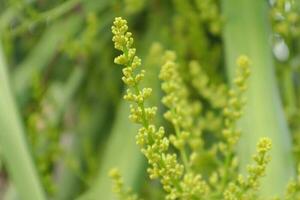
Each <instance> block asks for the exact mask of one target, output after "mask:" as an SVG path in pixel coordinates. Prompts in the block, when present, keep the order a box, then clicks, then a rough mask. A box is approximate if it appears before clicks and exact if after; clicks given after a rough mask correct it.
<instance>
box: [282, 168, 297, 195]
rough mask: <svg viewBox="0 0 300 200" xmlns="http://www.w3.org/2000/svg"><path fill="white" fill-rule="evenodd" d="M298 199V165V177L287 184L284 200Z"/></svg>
mask: <svg viewBox="0 0 300 200" xmlns="http://www.w3.org/2000/svg"><path fill="white" fill-rule="evenodd" d="M294 199H300V165H298V176H297V178H296V180H291V181H290V182H289V183H288V186H287V188H286V192H285V200H294Z"/></svg>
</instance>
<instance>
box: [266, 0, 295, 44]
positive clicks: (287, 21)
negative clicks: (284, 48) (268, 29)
mask: <svg viewBox="0 0 300 200" xmlns="http://www.w3.org/2000/svg"><path fill="white" fill-rule="evenodd" d="M294 4H295V1H293V0H277V1H275V3H274V5H273V7H272V10H271V19H272V20H273V29H274V31H275V32H276V33H278V34H279V35H280V36H282V37H283V38H286V39H287V38H290V37H297V36H299V35H300V27H299V25H300V15H299V12H298V10H297V9H298V8H297V7H296V6H295V5H294Z"/></svg>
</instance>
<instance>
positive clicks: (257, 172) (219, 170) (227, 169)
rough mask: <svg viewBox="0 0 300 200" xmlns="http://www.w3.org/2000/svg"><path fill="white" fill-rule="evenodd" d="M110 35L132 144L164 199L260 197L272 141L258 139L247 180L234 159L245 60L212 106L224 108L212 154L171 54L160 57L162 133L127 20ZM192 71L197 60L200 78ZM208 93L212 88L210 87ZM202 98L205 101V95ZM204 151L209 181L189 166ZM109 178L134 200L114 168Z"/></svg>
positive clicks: (196, 107) (198, 85) (246, 68)
mask: <svg viewBox="0 0 300 200" xmlns="http://www.w3.org/2000/svg"><path fill="white" fill-rule="evenodd" d="M112 32H113V35H114V36H113V42H114V45H115V48H116V49H118V50H120V51H121V52H122V54H121V55H119V56H117V57H116V58H115V63H116V64H119V65H122V66H124V68H123V70H122V71H123V77H122V80H123V82H124V83H125V85H127V87H128V89H127V91H126V94H125V95H124V99H125V100H127V101H129V102H130V116H129V118H130V119H131V120H132V121H133V122H134V123H137V124H140V125H141V128H139V130H138V134H137V135H136V143H137V144H138V145H139V147H140V149H141V152H142V153H143V154H144V155H145V157H146V158H147V160H148V165H149V166H148V169H147V172H148V174H149V177H150V179H158V180H160V183H161V185H162V188H163V189H164V191H165V192H166V196H165V198H166V199H169V200H175V199H184V200H185V199H226V200H235V199H237V200H238V199H257V198H259V196H257V191H258V189H259V185H260V179H261V178H262V177H263V176H265V173H266V168H267V164H268V163H269V161H270V156H269V155H268V152H269V151H270V149H271V144H272V143H271V140H270V139H269V138H262V139H260V140H259V142H258V144H257V152H256V154H254V155H253V161H254V164H251V165H249V166H248V168H247V171H248V173H247V175H243V174H239V172H238V158H237V156H236V154H235V147H236V144H237V142H238V140H239V137H240V134H241V131H240V130H239V129H238V127H237V122H238V120H239V118H240V117H241V116H242V113H243V106H244V104H245V103H246V100H245V99H244V97H243V96H244V95H243V94H244V92H245V91H246V90H247V79H248V78H249V75H250V69H249V65H250V60H249V59H248V57H247V56H244V55H243V56H240V57H239V58H238V59H237V66H238V68H237V74H236V78H235V79H234V82H233V86H232V87H231V89H229V90H228V91H227V94H228V95H227V97H226V98H225V97H224V96H223V98H225V99H226V100H224V101H225V102H223V103H221V102H220V103H217V102H216V105H218V106H219V107H220V108H222V109H223V112H222V113H223V117H222V118H223V129H222V134H221V135H220V136H221V137H220V138H219V141H218V142H216V144H215V145H212V146H211V149H207V147H205V145H203V144H202V143H203V140H202V136H201V133H199V132H201V128H199V122H201V118H199V116H197V115H199V109H200V108H199V106H200V105H199V104H197V103H195V101H192V100H191V94H190V93H189V89H188V88H187V86H186V84H185V81H184V79H183V78H182V76H181V74H180V72H179V68H178V64H177V63H176V54H175V53H174V52H172V51H167V52H166V53H165V56H164V59H163V60H164V64H163V65H162V67H161V71H160V74H159V78H160V79H161V80H162V84H161V88H162V90H163V91H164V92H165V95H164V96H163V98H162V103H163V104H164V105H165V107H166V108H167V109H166V111H165V113H164V117H165V119H166V120H167V121H169V122H170V124H171V125H172V127H171V128H168V129H166V128H164V127H163V126H157V125H156V124H155V120H154V118H155V115H156V112H157V107H149V106H148V105H147V99H148V98H149V97H150V96H151V93H152V89H151V88H142V89H141V81H142V80H143V78H144V76H145V70H142V69H139V67H140V66H141V65H142V64H141V59H140V58H139V57H138V56H137V55H136V49H135V48H134V47H133V37H132V34H131V32H129V31H128V26H127V21H126V20H124V19H122V18H120V17H118V18H115V21H114V23H113V26H112ZM197 67H199V64H197V63H196V61H194V62H192V63H191V65H190V70H191V74H192V75H194V76H195V75H196V74H199V73H201V71H199V70H198V69H197ZM205 76H206V75H204V77H205ZM193 84H194V86H195V87H196V88H198V91H200V92H201V91H203V88H204V86H205V85H208V80H206V81H204V82H203V83H201V82H197V81H196V79H195V78H194V79H193ZM211 88H212V90H216V89H217V88H216V87H215V86H213V87H211ZM223 90H224V89H223ZM207 94H208V95H207V98H209V95H210V93H209V92H207ZM221 96H222V95H221ZM218 106H217V107H218ZM166 130H168V132H170V133H167V131H166ZM205 151H209V152H211V153H210V155H213V156H214V160H215V162H216V163H217V164H216V165H217V167H215V171H213V172H211V175H210V176H209V178H208V179H207V178H205V177H203V175H202V172H201V170H200V171H199V170H197V168H195V167H194V164H195V162H197V159H196V158H197V157H199V156H201V155H204V154H203V152H205ZM177 152H178V153H177ZM110 175H111V177H112V178H113V180H114V182H115V186H114V188H115V192H116V193H117V194H118V196H119V197H120V199H135V198H137V196H135V195H133V194H132V193H131V192H124V191H125V190H124V189H123V181H122V179H121V177H120V176H121V175H120V173H119V172H118V171H117V170H116V169H113V170H112V171H111V174H110ZM291 185H295V184H291ZM290 188H292V186H290ZM290 190H292V189H290ZM128 191H130V190H128Z"/></svg>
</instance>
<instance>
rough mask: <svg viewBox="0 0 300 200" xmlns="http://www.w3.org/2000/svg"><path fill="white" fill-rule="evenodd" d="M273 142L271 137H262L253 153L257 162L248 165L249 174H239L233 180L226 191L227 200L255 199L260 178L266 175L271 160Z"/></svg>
mask: <svg viewBox="0 0 300 200" xmlns="http://www.w3.org/2000/svg"><path fill="white" fill-rule="evenodd" d="M271 147H272V142H271V140H270V139H269V138H261V139H260V140H259V142H258V144H257V147H256V151H257V152H256V154H255V155H253V160H254V162H255V164H252V165H249V166H248V169H247V170H248V175H247V177H246V178H244V177H243V176H242V175H239V176H238V178H237V180H236V181H235V182H231V183H230V184H229V185H228V187H227V189H226V190H225V192H224V199H225V200H235V199H236V200H238V199H255V195H256V193H255V191H257V189H258V188H259V180H260V179H261V178H262V177H263V176H265V173H266V167H267V164H268V163H269V162H270V156H269V155H268V152H269V151H270V150H271Z"/></svg>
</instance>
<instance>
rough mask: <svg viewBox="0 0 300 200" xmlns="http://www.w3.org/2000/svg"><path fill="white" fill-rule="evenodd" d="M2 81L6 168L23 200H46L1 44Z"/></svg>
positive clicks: (0, 135) (0, 141)
mask: <svg viewBox="0 0 300 200" xmlns="http://www.w3.org/2000/svg"><path fill="white" fill-rule="evenodd" d="M0 42H1V41H0ZM0 80H1V84H0V110H1V115H0V118H1V120H0V130H1V131H0V148H1V154H2V155H3V160H4V163H5V166H6V168H7V170H8V173H9V176H10V177H11V178H12V180H13V184H14V185H15V187H16V189H17V191H18V194H19V196H20V197H22V199H24V200H33V199H35V200H44V199H45V194H44V191H43V189H42V186H41V184H40V181H39V178H38V175H37V171H36V169H35V166H34V164H33V161H32V157H31V155H30V152H29V148H28V146H27V143H26V139H25V135H24V130H23V127H22V124H21V121H20V118H19V114H18V111H17V106H16V104H15V100H14V98H13V95H12V92H11V91H12V90H11V86H10V83H9V77H8V73H7V66H6V63H5V60H4V55H3V52H2V46H1V43H0Z"/></svg>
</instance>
